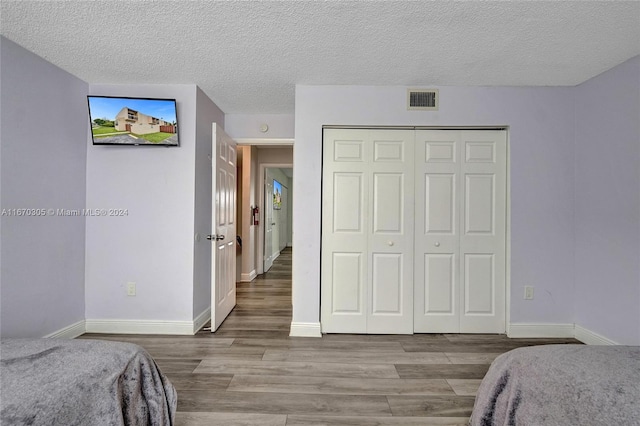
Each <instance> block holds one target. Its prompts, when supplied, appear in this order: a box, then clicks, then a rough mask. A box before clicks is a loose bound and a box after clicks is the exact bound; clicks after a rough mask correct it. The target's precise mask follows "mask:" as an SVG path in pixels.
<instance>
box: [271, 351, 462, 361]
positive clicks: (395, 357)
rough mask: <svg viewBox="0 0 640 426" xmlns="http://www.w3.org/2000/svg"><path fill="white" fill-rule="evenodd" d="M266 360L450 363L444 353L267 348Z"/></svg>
mask: <svg viewBox="0 0 640 426" xmlns="http://www.w3.org/2000/svg"><path fill="white" fill-rule="evenodd" d="M262 359H263V360H264V361H298V362H308V361H314V362H335V363H343V364H449V363H451V361H449V358H447V357H446V355H445V354H443V353H434V352H428V353H423V352H415V353H406V352H371V351H358V350H355V349H354V350H351V351H348V352H347V351H331V350H313V351H302V350H299V351H286V350H278V349H267V350H266V351H265V352H264V356H263V358H262Z"/></svg>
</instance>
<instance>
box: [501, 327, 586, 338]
mask: <svg viewBox="0 0 640 426" xmlns="http://www.w3.org/2000/svg"><path fill="white" fill-rule="evenodd" d="M507 336H509V337H511V338H516V339H517V338H536V337H564V338H570V337H574V326H573V324H525V323H522V324H509V328H508V330H507Z"/></svg>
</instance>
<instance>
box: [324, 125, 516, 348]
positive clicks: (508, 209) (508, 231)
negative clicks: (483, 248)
mask: <svg viewBox="0 0 640 426" xmlns="http://www.w3.org/2000/svg"><path fill="white" fill-rule="evenodd" d="M381 127H382V128H385V129H409V128H411V129H414V130H447V129H456V130H490V129H491V130H504V131H505V132H506V134H507V154H506V155H507V158H506V167H507V176H506V179H507V187H506V200H505V202H506V216H505V221H506V224H505V227H506V228H505V239H506V241H505V283H504V285H505V330H506V334H507V336H509V335H510V334H511V333H510V330H509V325H510V324H511V127H510V126H509V125H506V124H503V125H494V126H400V125H398V126H393V125H391V126H358V125H351V126H349V125H340V126H323V129H325V128H341V129H354V128H355V129H357V128H371V129H375V128H381ZM322 144H323V147H324V139H323V140H322ZM323 149H324V148H323ZM320 172H321V173H322V170H321V171H320ZM321 217H322V213H321ZM318 256H320V258H322V248H320V251H319V252H318ZM321 290H322V289H321ZM319 320H320V322H321V327H322V318H319Z"/></svg>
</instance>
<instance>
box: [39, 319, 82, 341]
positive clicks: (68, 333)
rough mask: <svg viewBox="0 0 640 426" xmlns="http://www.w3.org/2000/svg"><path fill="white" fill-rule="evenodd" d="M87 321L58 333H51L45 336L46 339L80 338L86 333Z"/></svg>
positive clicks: (72, 325) (79, 322) (62, 329)
mask: <svg viewBox="0 0 640 426" xmlns="http://www.w3.org/2000/svg"><path fill="white" fill-rule="evenodd" d="M85 323H86V321H85V320H82V321H78V322H76V323H75V324H71V325H69V326H67V327H64V328H61V329H60V330H58V331H54V332H53V333H49V334H47V335H46V336H44V338H45V339H75V338H76V337H78V336H81V335H83V334H84V333H86V324H85Z"/></svg>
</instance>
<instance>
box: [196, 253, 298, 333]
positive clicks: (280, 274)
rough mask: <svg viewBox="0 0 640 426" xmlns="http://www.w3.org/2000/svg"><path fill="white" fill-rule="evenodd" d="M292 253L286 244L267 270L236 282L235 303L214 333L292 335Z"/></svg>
mask: <svg viewBox="0 0 640 426" xmlns="http://www.w3.org/2000/svg"><path fill="white" fill-rule="evenodd" d="M291 256H292V249H291V247H287V248H285V249H284V250H282V252H281V253H280V256H278V258H277V259H276V260H275V261H274V262H273V266H272V267H271V269H269V271H268V272H267V273H265V274H262V275H258V276H257V277H256V279H254V280H253V281H251V282H248V283H237V285H236V307H235V308H234V309H233V311H231V313H230V314H229V316H228V317H227V319H226V320H224V322H223V323H222V325H221V326H220V328H218V330H217V331H216V332H215V333H214V335H215V336H224V337H235V338H264V339H286V338H287V337H288V336H289V328H290V326H291ZM200 333H202V331H201V332H200ZM207 333H208V332H207Z"/></svg>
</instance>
